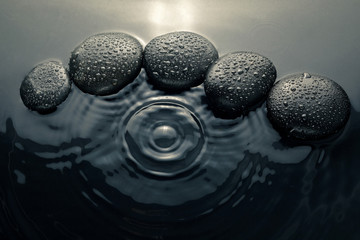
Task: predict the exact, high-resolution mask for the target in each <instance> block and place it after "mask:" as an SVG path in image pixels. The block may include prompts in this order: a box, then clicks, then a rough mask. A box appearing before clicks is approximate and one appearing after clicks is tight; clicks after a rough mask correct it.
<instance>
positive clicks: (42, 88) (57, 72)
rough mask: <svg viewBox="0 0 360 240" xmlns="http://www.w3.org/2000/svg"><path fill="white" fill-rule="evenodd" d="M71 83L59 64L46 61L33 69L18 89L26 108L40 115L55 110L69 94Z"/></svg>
mask: <svg viewBox="0 0 360 240" xmlns="http://www.w3.org/2000/svg"><path fill="white" fill-rule="evenodd" d="M70 89H71V82H70V80H69V76H68V73H67V71H66V70H65V68H64V67H63V65H62V63H61V62H58V61H47V62H44V63H41V64H39V65H37V66H36V67H34V68H33V69H32V70H31V71H30V72H29V74H28V75H27V76H26V77H25V79H24V80H23V82H22V83H21V87H20V96H21V99H22V100H23V102H24V104H25V106H26V107H28V108H30V109H31V110H35V111H38V112H41V113H46V112H50V111H53V110H55V109H56V106H58V105H59V104H60V103H62V102H63V101H64V100H65V99H66V98H67V96H68V95H69V93H70Z"/></svg>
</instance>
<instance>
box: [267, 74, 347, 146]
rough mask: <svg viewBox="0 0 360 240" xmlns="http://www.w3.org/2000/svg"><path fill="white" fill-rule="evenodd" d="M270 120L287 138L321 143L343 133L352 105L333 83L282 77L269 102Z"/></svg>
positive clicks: (320, 78)
mask: <svg viewBox="0 0 360 240" xmlns="http://www.w3.org/2000/svg"><path fill="white" fill-rule="evenodd" d="M267 110H268V117H269V119H270V121H271V123H272V124H273V126H274V127H275V128H276V129H277V130H279V131H280V132H281V133H282V134H284V135H285V136H287V137H290V138H295V139H301V140H318V139H323V138H326V137H330V136H332V135H334V134H336V133H338V132H339V131H340V130H342V129H343V128H344V126H345V124H346V122H347V121H348V119H349V116H350V111H351V105H350V101H349V98H348V96H347V94H346V92H345V91H344V90H343V89H342V88H341V86H340V85H338V84H337V83H336V82H334V81H333V80H331V79H329V78H326V77H323V76H319V75H315V74H311V75H310V74H309V73H299V74H293V75H289V76H285V77H283V78H282V79H281V80H279V81H278V82H277V83H276V84H275V85H274V87H273V88H272V89H271V91H270V94H269V97H268V99H267Z"/></svg>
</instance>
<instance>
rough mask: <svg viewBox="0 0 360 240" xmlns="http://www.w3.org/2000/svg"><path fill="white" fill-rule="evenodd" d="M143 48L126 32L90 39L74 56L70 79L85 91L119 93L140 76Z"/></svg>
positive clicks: (102, 34) (71, 61)
mask: <svg viewBox="0 0 360 240" xmlns="http://www.w3.org/2000/svg"><path fill="white" fill-rule="evenodd" d="M142 59H143V48H142V45H141V44H140V42H139V41H138V40H137V39H136V38H134V37H132V36H130V35H128V34H126V33H118V32H113V33H101V34H97V35H94V36H91V37H89V38H88V39H86V40H85V41H84V42H82V43H81V44H80V45H79V46H78V47H77V48H76V49H75V50H74V51H73V52H72V54H71V58H70V63H69V67H70V77H71V79H72V80H73V81H74V83H75V85H76V86H77V87H78V88H79V89H80V90H82V91H83V92H86V93H89V94H93V95H110V94H114V93H117V92H118V91H120V90H121V89H122V88H124V87H125V86H126V85H128V84H129V83H131V82H132V81H133V80H134V79H135V78H136V77H137V76H138V74H139V73H140V70H141V67H142Z"/></svg>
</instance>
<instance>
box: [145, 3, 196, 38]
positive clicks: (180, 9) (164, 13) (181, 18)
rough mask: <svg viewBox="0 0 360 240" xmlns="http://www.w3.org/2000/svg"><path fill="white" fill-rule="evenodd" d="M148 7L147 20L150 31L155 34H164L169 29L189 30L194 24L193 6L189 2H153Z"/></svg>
mask: <svg viewBox="0 0 360 240" xmlns="http://www.w3.org/2000/svg"><path fill="white" fill-rule="evenodd" d="M150 5H152V6H150V7H149V9H151V11H149V15H148V20H149V22H150V23H152V24H151V25H152V26H151V28H152V29H151V30H152V31H153V32H155V33H156V34H161V33H164V32H165V31H168V30H169V29H179V30H186V29H191V27H192V26H193V24H194V16H195V15H194V14H195V12H194V10H195V8H194V4H193V3H191V1H186V0H185V1H176V2H165V1H154V2H152V3H151V4H150Z"/></svg>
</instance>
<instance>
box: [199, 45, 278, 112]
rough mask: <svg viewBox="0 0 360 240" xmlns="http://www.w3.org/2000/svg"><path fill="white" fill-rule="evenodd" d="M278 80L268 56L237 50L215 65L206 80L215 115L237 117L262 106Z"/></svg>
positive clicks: (205, 84) (210, 103)
mask: <svg viewBox="0 0 360 240" xmlns="http://www.w3.org/2000/svg"><path fill="white" fill-rule="evenodd" d="M275 79H276V68H275V66H274V64H273V63H272V62H271V61H270V60H269V59H268V58H266V57H264V56H261V55H259V54H257V53H253V52H234V53H229V54H227V55H225V56H223V57H221V58H220V59H219V60H218V61H216V63H215V64H213V65H212V66H211V67H210V68H209V71H208V73H207V76H206V80H205V82H204V88H205V93H206V96H207V98H208V102H209V105H210V107H211V109H212V110H213V112H214V114H215V115H216V116H218V117H221V118H235V117H238V116H240V115H242V114H246V113H247V112H249V111H250V110H252V109H253V108H255V107H257V106H259V105H260V104H261V103H262V102H263V101H264V100H265V99H266V96H267V94H268V92H269V91H270V88H271V87H272V85H273V83H274V81H275Z"/></svg>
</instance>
